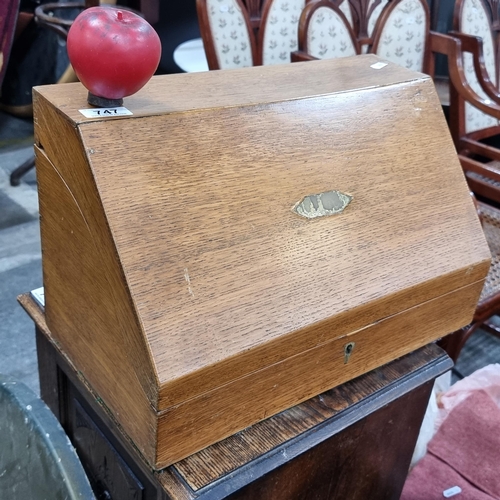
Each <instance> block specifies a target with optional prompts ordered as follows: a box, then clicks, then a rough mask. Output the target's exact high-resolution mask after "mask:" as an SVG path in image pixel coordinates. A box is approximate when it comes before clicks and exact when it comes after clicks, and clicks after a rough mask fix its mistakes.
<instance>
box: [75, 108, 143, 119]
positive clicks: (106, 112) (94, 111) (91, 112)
mask: <svg viewBox="0 0 500 500" xmlns="http://www.w3.org/2000/svg"><path fill="white" fill-rule="evenodd" d="M78 111H80V113H81V114H82V115H83V116H85V118H111V117H112V116H129V115H132V114H133V113H132V111H130V110H129V109H127V108H124V107H123V106H120V107H119V108H89V109H79V110H78Z"/></svg>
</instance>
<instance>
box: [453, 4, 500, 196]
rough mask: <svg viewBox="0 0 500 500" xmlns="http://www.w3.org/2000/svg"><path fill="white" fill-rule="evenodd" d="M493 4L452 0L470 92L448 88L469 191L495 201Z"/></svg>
mask: <svg viewBox="0 0 500 500" xmlns="http://www.w3.org/2000/svg"><path fill="white" fill-rule="evenodd" d="M498 17H499V13H498V6H497V5H496V3H494V2H491V3H490V2H487V1H486V0H457V3H456V4H455V12H454V20H453V26H454V31H453V32H452V33H451V34H452V35H453V36H454V37H456V38H457V39H459V40H460V41H461V45H462V48H463V50H464V52H465V53H464V55H463V67H464V74H465V77H466V83H467V86H468V87H469V89H470V90H471V94H473V95H469V96H468V97H467V96H465V95H462V94H461V93H460V92H459V90H460V89H459V88H457V87H456V86H454V87H452V89H451V93H450V129H451V132H452V136H453V139H454V141H455V145H456V148H457V151H458V153H459V155H460V156H461V160H462V166H463V167H464V171H465V175H466V177H467V181H468V183H469V186H470V188H471V190H472V191H473V192H474V193H475V194H476V195H478V196H480V197H483V198H487V199H489V200H492V201H493V202H495V203H500V189H499V188H500V149H499V148H500V122H499V115H498V113H497V110H496V109H495V107H496V106H497V105H499V104H500V95H499V91H498V82H499V81H498V71H499V54H498V43H499V41H500V39H499V36H498V31H497V29H498V28H497V27H498Z"/></svg>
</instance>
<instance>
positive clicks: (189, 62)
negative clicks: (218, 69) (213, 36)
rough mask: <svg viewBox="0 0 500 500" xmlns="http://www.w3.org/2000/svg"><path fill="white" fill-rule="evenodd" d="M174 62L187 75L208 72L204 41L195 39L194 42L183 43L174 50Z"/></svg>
mask: <svg viewBox="0 0 500 500" xmlns="http://www.w3.org/2000/svg"><path fill="white" fill-rule="evenodd" d="M174 61H175V64H177V66H179V68H181V69H182V70H183V71H185V72H186V73H197V72H200V71H208V63H207V58H206V56H205V49H204V48H203V41H202V39H201V38H194V39H193V40H188V41H187V42H183V43H181V44H180V45H179V46H178V47H177V48H176V49H175V50H174Z"/></svg>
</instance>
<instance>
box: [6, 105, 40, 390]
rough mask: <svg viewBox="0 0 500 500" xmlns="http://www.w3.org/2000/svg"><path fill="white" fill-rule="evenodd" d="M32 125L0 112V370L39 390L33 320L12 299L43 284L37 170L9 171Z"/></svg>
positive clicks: (25, 153)
mask: <svg viewBox="0 0 500 500" xmlns="http://www.w3.org/2000/svg"><path fill="white" fill-rule="evenodd" d="M32 144H33V137H32V125H31V123H30V122H29V121H26V120H18V119H14V118H11V117H7V116H5V115H3V114H0V373H2V374H6V375H11V376H13V377H14V378H16V379H17V380H19V381H21V382H24V383H25V384H26V385H27V386H28V387H30V388H31V389H32V390H33V391H35V393H39V384H38V368H37V361H36V348H35V335H34V327H33V322H32V321H31V320H30V318H29V317H28V316H27V315H26V313H25V312H24V311H23V309H22V308H21V307H20V306H19V304H18V303H17V299H16V297H17V296H18V295H19V294H21V293H24V292H27V291H30V290H32V289H34V288H37V287H39V286H41V285H42V264H41V251H40V229H39V222H38V196H37V190H36V174H35V171H34V170H32V171H30V172H29V173H28V174H27V175H26V176H25V177H24V178H23V179H22V182H21V185H20V186H17V187H12V186H10V183H9V176H10V172H11V171H12V170H14V169H15V168H16V167H17V166H18V165H20V164H21V163H22V162H23V161H24V160H26V159H27V158H29V157H30V155H32V152H33V147H32Z"/></svg>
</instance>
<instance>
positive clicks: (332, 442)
mask: <svg viewBox="0 0 500 500" xmlns="http://www.w3.org/2000/svg"><path fill="white" fill-rule="evenodd" d="M20 302H21V303H22V305H23V306H24V307H25V309H26V310H27V311H28V313H29V314H30V316H31V317H32V318H33V319H34V320H35V323H36V332H37V349H38V357H39V370H40V385H41V395H42V398H43V399H44V400H45V402H46V403H47V404H48V406H49V407H50V408H51V409H52V411H53V412H54V413H55V414H56V416H57V417H58V419H59V421H60V422H61V424H62V425H63V427H64V429H65V430H66V432H67V433H68V435H69V437H70V439H71V441H72V443H73V445H74V446H75V448H76V450H77V453H78V455H79V457H80V459H81V461H82V464H83V466H84V468H85V470H86V471H87V474H88V476H89V479H90V481H91V484H92V486H93V488H94V491H95V493H96V497H97V498H98V499H105V500H108V499H115V500H128V499H141V500H149V499H151V500H152V499H172V500H194V499H222V498H229V499H231V500H236V499H238V500H239V499H251V500H253V499H259V500H265V499H269V500H293V499H304V500H305V499H307V500H314V499H318V500H319V499H321V500H323V499H337V500H344V499H345V500H347V499H348V500H358V499H359V500H366V499H368V498H369V499H370V500H376V499H380V500H390V499H398V498H399V495H400V493H401V490H402V488H403V484H404V481H405V478H406V475H407V472H408V467H409V464H410V460H411V456H412V454H413V449H414V446H415V442H416V440H417V436H418V433H419V429H420V425H421V422H422V419H423V416H424V413H425V409H426V406H427V402H428V399H429V395H430V393H431V390H432V385H433V381H434V379H435V378H436V377H437V376H438V375H440V374H441V373H443V372H444V371H446V370H448V369H449V368H450V367H451V361H450V359H449V358H448V357H447V356H446V354H445V353H444V351H442V350H441V349H440V348H439V347H437V346H436V345H434V344H430V345H428V346H426V347H423V348H421V349H419V350H417V351H415V352H413V353H411V354H408V355H406V356H404V357H402V358H399V359H397V360H395V361H393V362H391V363H389V364H387V365H385V366H383V367H381V368H378V369H376V370H373V371H372V372H370V373H368V374H366V375H363V376H361V377H358V378H356V379H354V380H352V381H350V382H347V383H345V384H343V385H341V386H339V387H336V388H334V389H331V390H330V391H327V392H325V393H323V394H321V395H319V396H317V397H314V398H312V399H310V400H308V401H306V402H304V403H302V404H299V405H297V406H295V407H293V408H290V409H289V410H286V411H284V412H282V413H279V414H278V415H275V416H274V417H271V418H269V419H267V420H264V421H262V422H260V423H258V424H255V425H253V426H251V427H249V428H247V429H245V430H244V431H242V432H239V433H237V434H235V435H233V436H231V437H229V438H227V439H225V440H223V441H220V442H218V443H216V444H214V445H212V446H209V447H208V448H206V449H204V450H202V451H200V452H198V453H195V454H194V455H192V456H190V457H187V458H186V459H184V460H181V461H180V462H177V463H175V464H173V465H171V466H170V467H167V468H166V469H164V470H162V471H159V472H158V471H152V470H151V469H150V468H149V467H148V466H147V465H146V462H145V461H144V460H143V458H142V457H141V455H140V454H139V453H138V452H137V450H136V449H135V448H134V446H133V445H132V443H131V442H130V441H129V440H128V439H127V437H126V436H125V435H124V434H123V433H122V431H121V429H120V428H119V426H118V425H117V424H116V422H115V421H114V420H113V419H112V418H111V416H110V414H109V413H108V412H107V410H106V408H105V406H104V405H103V404H102V401H101V400H100V399H99V397H98V396H97V395H96V394H95V393H93V392H92V390H91V388H90V387H88V386H87V385H86V384H85V381H84V380H83V379H82V378H81V375H80V374H79V373H78V371H77V370H75V369H74V368H73V367H72V366H71V364H70V362H69V361H68V359H67V358H66V357H65V355H64V353H63V352H61V351H59V350H58V348H57V347H56V345H55V344H54V343H53V342H52V340H51V337H50V331H49V330H48V328H47V325H46V323H45V320H44V315H43V311H42V310H41V309H40V308H39V307H38V306H37V305H36V304H35V303H34V302H33V301H32V299H31V298H30V296H29V295H25V296H22V297H20ZM193 431H194V432H195V429H193Z"/></svg>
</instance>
